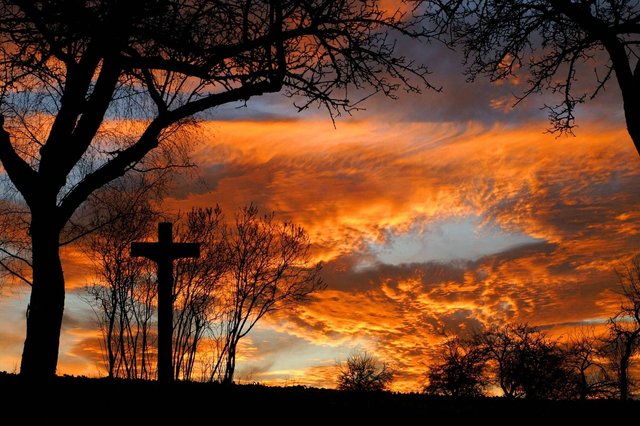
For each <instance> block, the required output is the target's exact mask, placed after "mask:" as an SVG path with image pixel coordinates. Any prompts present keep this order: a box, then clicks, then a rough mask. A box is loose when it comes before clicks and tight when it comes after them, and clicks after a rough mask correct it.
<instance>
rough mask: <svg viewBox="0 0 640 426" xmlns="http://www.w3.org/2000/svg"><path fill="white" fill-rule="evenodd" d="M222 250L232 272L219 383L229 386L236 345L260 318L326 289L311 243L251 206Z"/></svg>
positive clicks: (226, 290) (227, 288) (294, 227)
mask: <svg viewBox="0 0 640 426" xmlns="http://www.w3.org/2000/svg"><path fill="white" fill-rule="evenodd" d="M226 244H227V248H226V251H227V253H228V256H229V260H228V262H229V267H230V268H231V269H230V271H229V274H228V275H227V277H226V279H225V284H224V285H225V287H224V288H223V290H222V291H223V296H222V297H224V298H225V301H224V302H223V304H224V305H225V307H226V309H225V311H224V313H223V315H224V317H223V320H222V321H223V324H222V327H223V333H224V346H223V350H222V355H223V358H224V363H225V367H224V372H223V377H222V382H223V383H231V382H232V381H233V375H234V373H235V367H236V354H237V349H238V343H239V342H240V340H241V339H242V338H243V337H245V336H246V335H247V334H248V333H249V332H250V331H251V329H252V328H253V327H254V326H255V324H256V323H257V322H258V321H259V320H260V319H261V318H262V317H264V316H265V315H267V314H268V313H270V312H273V311H274V310H276V309H282V308H284V307H286V306H288V305H291V304H296V303H300V302H302V301H304V300H306V299H307V297H308V296H309V295H310V294H311V293H313V292H315V291H317V290H319V289H322V288H323V287H324V283H323V282H322V279H321V278H320V276H319V272H320V267H321V266H320V264H317V265H315V266H314V265H312V264H311V262H310V259H309V248H310V242H309V237H308V236H307V234H306V232H305V231H304V229H303V228H301V227H299V226H297V225H294V224H292V223H287V222H285V223H280V222H278V221H276V220H274V215H273V214H268V215H262V216H261V215H260V214H259V211H258V209H257V208H256V207H255V206H253V205H252V206H249V207H245V208H243V209H242V210H241V211H240V212H239V213H238V214H237V215H236V221H235V227H234V229H233V231H231V232H230V233H229V237H228V239H227V242H226ZM220 361H221V362H222V359H221V360H220ZM217 371H218V369H214V371H213V373H216V372H217Z"/></svg>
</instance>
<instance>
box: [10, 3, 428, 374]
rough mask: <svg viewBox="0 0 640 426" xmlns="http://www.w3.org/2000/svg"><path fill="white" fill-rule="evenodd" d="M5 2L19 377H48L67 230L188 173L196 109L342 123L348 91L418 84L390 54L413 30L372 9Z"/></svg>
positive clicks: (417, 75) (415, 72)
mask: <svg viewBox="0 0 640 426" xmlns="http://www.w3.org/2000/svg"><path fill="white" fill-rule="evenodd" d="M0 6H1V7H0V75H1V76H2V85H1V86H0V161H1V162H2V165H3V167H4V171H5V172H6V174H7V176H8V177H9V179H10V180H11V182H12V184H13V185H14V186H15V188H16V189H17V191H19V193H20V194H21V197H22V198H23V200H24V202H25V203H26V206H27V207H28V209H29V212H30V218H29V226H28V233H29V239H30V241H31V247H30V248H31V250H30V251H31V253H30V258H28V259H25V260H27V261H28V264H29V265H30V267H31V269H32V274H31V275H32V277H31V279H30V281H31V284H32V286H31V298H30V302H29V308H28V316H27V332H26V339H25V344H24V351H23V355H22V363H21V367H20V371H21V373H22V374H24V375H27V376H39V377H42V376H51V375H54V374H55V371H56V365H57V359H58V347H59V338H60V327H61V323H62V317H63V311H64V299H65V285H64V275H63V270H62V264H61V261H60V252H59V246H60V244H61V237H60V235H61V232H62V230H63V228H64V227H65V226H67V224H68V223H69V221H70V220H71V219H72V217H73V216H74V214H75V213H76V212H77V210H78V209H79V208H80V207H81V206H82V204H83V203H84V202H85V201H86V200H87V198H89V197H90V196H91V194H92V193H94V192H95V191H96V190H97V189H99V188H100V187H102V186H104V185H105V184H107V183H109V182H111V181H113V180H114V179H117V178H118V177H120V176H122V175H124V174H125V173H127V172H129V171H130V170H134V169H135V170H142V171H144V170H149V169H156V168H158V167H170V166H175V165H181V164H184V161H183V160H184V159H183V156H182V154H183V153H184V150H185V144H184V143H181V139H180V138H179V137H176V135H175V131H176V129H177V128H178V127H179V126H181V125H183V124H184V123H186V122H187V121H188V120H189V118H190V117H192V116H193V115H194V114H197V113H199V112H201V111H205V110H208V109H211V108H215V107H217V106H220V105H223V104H227V103H230V102H246V101H247V100H248V99H249V98H251V97H254V96H260V95H263V94H265V93H270V92H280V91H283V92H284V93H285V94H286V95H288V96H291V97H294V98H295V99H296V105H297V106H298V108H299V109H305V108H307V107H308V106H310V105H312V104H315V103H317V104H320V105H324V106H326V107H327V109H328V110H329V111H330V112H331V113H332V114H340V113H341V112H344V111H350V110H351V109H352V107H353V106H354V105H356V104H357V102H358V101H359V100H361V99H353V98H352V97H351V96H352V94H353V92H352V91H351V89H352V88H355V89H358V91H357V92H358V93H361V94H363V96H366V95H367V93H366V92H368V93H369V94H370V93H371V92H381V93H383V94H385V95H388V96H392V95H393V93H394V92H395V91H396V90H397V89H400V88H404V89H407V90H414V91H418V90H419V89H420V86H423V87H424V85H425V84H426V82H425V80H424V76H425V70H424V69H423V68H422V67H419V66H416V65H414V64H413V63H412V62H411V61H409V60H407V59H406V58H404V57H403V56H402V55H399V54H397V50H396V43H395V37H396V36H398V37H399V36H403V37H416V36H417V35H418V34H416V33H414V32H412V28H414V27H413V23H412V22H410V21H408V20H405V19H404V18H403V17H402V16H400V15H399V14H397V13H396V14H393V13H392V14H388V13H384V12H382V11H380V10H379V9H378V7H377V1H375V0H337V1H325V0H311V1H289V0H269V1H247V0H221V1H215V2H214V1H209V0H189V1H177V0H160V1H157V0H140V1H129V2H127V1H112V0H108V1H107V0H98V1H91V2H79V1H76V0H59V1H53V0H36V1H34V0H2V3H0ZM392 33H393V34H392ZM412 78H413V79H414V80H412ZM129 119H131V120H133V121H127V120H129ZM114 122H117V125H112V124H113V123H114Z"/></svg>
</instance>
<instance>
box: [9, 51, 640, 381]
mask: <svg viewBox="0 0 640 426" xmlns="http://www.w3.org/2000/svg"><path fill="white" fill-rule="evenodd" d="M415 49H422V50H423V51H418V52H413V53H414V54H415V55H418V56H421V57H422V58H423V59H424V62H425V63H427V64H429V65H430V67H431V69H432V70H433V74H432V76H431V77H430V81H431V82H432V83H433V84H434V85H435V86H442V87H443V90H442V92H441V93H436V92H434V91H427V92H425V93H424V94H422V95H415V94H411V95H404V94H400V98H399V99H398V100H395V101H394V100H391V99H385V98H384V97H382V96H374V97H373V98H371V99H369V100H368V101H367V102H366V103H365V104H364V107H365V108H366V110H365V111H359V112H356V113H354V115H353V116H352V117H340V118H338V119H337V120H336V122H335V127H334V124H333V123H332V121H331V119H330V118H329V117H328V116H327V115H326V114H325V113H324V111H322V110H317V111H316V110H312V111H305V112H303V113H297V112H296V110H295V109H294V108H293V107H292V106H291V100H290V99H287V98H284V97H282V96H278V95H269V96H265V97H262V98H259V99H255V100H251V101H250V102H249V103H248V105H247V107H245V108H238V105H230V106H228V107H226V108H222V109H220V110H217V111H214V112H212V113H210V114H207V116H206V119H205V120H204V122H203V123H202V124H201V126H200V129H199V130H198V132H197V137H196V139H197V140H195V141H194V146H195V148H194V153H193V160H194V161H195V163H196V164H198V166H199V167H198V170H197V173H196V176H195V177H193V178H192V179H190V180H186V179H185V181H184V182H183V183H182V184H181V185H180V187H179V188H178V189H177V190H176V191H175V192H174V193H173V194H172V195H171V196H170V197H169V198H168V199H167V200H165V203H164V205H165V206H166V208H167V209H168V210H174V211H175V210H178V209H181V210H183V211H184V210H188V209H190V208H191V207H194V206H213V205H215V204H216V203H218V204H220V206H221V207H222V208H223V209H224V210H225V211H226V212H228V213H229V216H232V215H231V212H233V211H234V210H235V209H236V208H238V207H240V206H243V205H246V204H249V203H251V202H253V203H255V204H257V205H258V206H260V207H261V208H262V209H263V210H266V211H274V212H275V213H276V215H277V217H279V218H281V219H287V220H293V221H295V222H296V223H299V224H301V225H302V226H303V227H304V228H305V229H306V230H307V231H308V232H309V234H310V236H311V239H312V242H313V253H314V257H315V258H316V259H317V260H322V261H323V262H324V269H323V277H324V280H325V281H326V283H327V289H326V290H324V291H321V292H319V293H317V294H316V295H315V296H314V297H313V298H312V300H311V301H310V302H309V303H307V304H304V305H301V306H299V307H298V309H296V310H294V311H286V312H279V313H277V314H275V315H272V316H270V317H268V318H266V319H265V320H263V321H262V322H261V323H260V324H259V325H258V327H257V328H256V329H255V330H254V331H253V332H252V333H251V334H250V335H249V336H248V338H247V339H245V341H244V342H243V344H242V347H241V353H240V361H239V371H238V378H239V379H241V380H256V381H260V382H265V383H279V384H283V383H288V384H293V383H296V384H306V385H314V386H325V387H334V386H335V377H336V372H335V365H336V363H337V362H339V361H341V360H344V359H345V358H346V357H347V356H348V355H349V353H351V352H353V351H354V350H360V349H363V350H368V351H371V352H372V353H375V354H376V355H377V356H378V357H380V358H381V359H384V360H386V361H388V362H390V363H391V364H392V365H393V366H394V367H395V368H396V369H397V371H398V372H399V373H398V376H397V379H396V381H395V383H394V388H395V389H398V390H418V389H420V387H421V382H422V380H423V375H424V372H425V371H426V366H427V365H428V363H429V359H430V357H431V355H432V351H433V349H434V345H436V344H437V343H438V342H439V341H441V339H442V338H443V333H448V334H455V333H464V331H465V330H469V329H470V328H474V327H476V328H477V327H479V326H481V325H488V324H499V323H502V322H514V321H518V322H529V323H531V324H533V325H537V326H542V327H544V328H545V329H547V331H548V332H549V334H551V335H552V336H556V337H560V336H566V335H567V334H568V333H570V332H571V330H572V329H573V328H575V327H579V326H581V325H592V324H598V323H602V322H603V321H605V320H606V318H608V317H609V316H610V315H612V314H613V313H614V312H615V310H616V308H617V306H618V301H617V296H616V293H615V288H616V282H617V281H616V275H615V273H614V269H615V268H616V267H617V266H619V265H620V264H621V262H623V261H625V260H627V259H629V257H630V256H631V255H633V254H634V253H635V251H636V250H637V248H638V243H640V236H639V232H640V213H638V212H639V211H640V199H639V198H638V194H639V193H640V158H638V155H637V154H636V152H635V150H634V149H633V145H632V143H631V140H630V138H629V136H628V135H627V133H626V129H625V126H624V121H623V118H622V107H621V103H620V101H619V97H618V95H617V92H616V90H617V89H616V87H615V86H614V85H613V84H612V85H611V86H610V87H609V88H608V89H607V91H605V92H604V93H603V94H602V95H601V96H600V97H599V98H597V99H596V100H595V101H593V102H591V103H589V104H587V105H585V106H582V107H580V109H579V111H578V121H577V123H578V126H579V127H578V128H577V129H576V136H575V137H571V136H561V137H557V136H556V135H550V134H546V133H545V129H546V128H548V126H549V123H548V122H547V118H546V113H545V112H544V111H542V110H540V108H539V107H540V106H541V105H543V104H545V103H549V96H550V95H545V96H538V97H532V98H530V99H529V100H527V101H526V102H523V103H522V104H520V105H519V106H518V107H516V108H515V109H513V108H511V105H512V104H513V101H514V98H513V96H512V95H513V94H514V93H516V94H517V93H519V92H520V91H522V89H523V87H524V86H523V83H522V82H521V81H520V80H519V79H512V80H509V81H506V82H501V83H489V82H487V81H479V82H476V83H466V82H465V77H464V76H463V75H462V66H461V65H460V58H459V57H458V56H457V55H456V54H455V53H453V52H451V51H449V50H447V49H444V48H441V47H438V46H435V45H434V46H421V47H416V48H415ZM614 84H615V83H614ZM64 259H65V263H64V265H65V276H66V278H67V283H68V289H69V292H68V294H67V305H66V311H65V319H64V325H63V334H62V346H61V353H60V363H59V368H58V373H59V374H63V373H72V374H85V375H89V376H99V375H102V374H103V373H104V371H103V370H102V357H101V353H100V351H99V347H98V346H97V341H98V338H99V332H98V331H97V329H96V326H95V317H94V315H93V313H92V311H91V309H90V307H89V306H88V305H87V304H86V303H85V302H84V301H83V300H82V296H83V294H82V288H83V286H85V285H86V284H88V283H89V282H90V280H91V279H92V272H91V270H90V264H89V262H88V261H87V259H84V258H83V257H82V256H80V255H78V254H76V253H75V252H74V251H73V250H71V249H68V250H66V251H65V256H64ZM0 292H1V294H2V296H1V297H0V370H7V371H15V370H17V367H18V366H19V362H20V354H21V351H22V343H23V339H24V323H25V321H24V318H25V308H26V303H27V300H28V288H26V287H20V286H14V285H8V284H7V285H5V286H4V287H2V289H1V290H0Z"/></svg>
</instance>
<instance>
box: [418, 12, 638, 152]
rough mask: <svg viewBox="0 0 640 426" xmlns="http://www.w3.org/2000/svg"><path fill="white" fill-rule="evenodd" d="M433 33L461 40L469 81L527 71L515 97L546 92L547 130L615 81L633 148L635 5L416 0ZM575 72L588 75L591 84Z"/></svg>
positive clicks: (569, 123) (562, 126)
mask: <svg viewBox="0 0 640 426" xmlns="http://www.w3.org/2000/svg"><path fill="white" fill-rule="evenodd" d="M422 3H423V5H425V8H426V9H425V10H426V12H425V14H426V16H427V17H428V18H429V20H430V21H431V25H432V28H431V30H432V31H433V33H434V35H439V36H441V37H442V38H443V39H444V40H446V41H447V42H449V43H451V44H453V45H455V46H458V45H460V46H462V47H463V50H464V55H465V58H466V64H467V71H468V74H469V76H470V78H471V79H475V78H476V77H477V76H479V75H483V74H484V75H487V76H489V78H490V79H491V80H492V81H496V80H502V79H507V78H510V77H512V76H516V75H518V74H521V73H523V72H525V71H528V88H527V89H526V91H525V92H524V93H523V95H522V96H521V97H520V98H519V100H521V99H523V98H525V97H527V96H529V95H530V94H532V93H538V92H541V91H543V90H550V91H551V92H552V93H558V94H559V95H560V102H559V103H558V104H557V105H552V106H547V108H548V109H549V116H550V119H551V122H552V124H553V130H554V131H561V132H571V131H572V129H573V127H574V118H575V117H574V109H575V106H576V105H577V104H579V103H582V102H584V101H586V100H587V99H593V98H594V97H595V96H596V95H597V94H598V93H599V92H600V91H601V90H604V88H605V87H606V86H607V85H608V83H610V81H611V77H612V76H613V77H615V79H616V80H617V86H618V88H619V90H620V93H621V94H622V102H623V107H624V114H625V118H626V123H627V129H628V131H629V135H631V139H632V140H633V142H634V145H635V147H636V150H637V152H638V153H639V154H640V63H638V60H637V58H638V56H639V55H640V50H639V46H638V42H637V38H638V34H640V23H639V22H638V14H639V13H640V3H638V2H637V1H629V0H514V1H504V0H478V1H466V0H423V1H422ZM578 76H581V78H584V79H587V78H592V79H593V80H592V84H591V87H588V86H586V87H585V86H584V85H583V86H582V87H581V86H580V85H578V84H577V83H578Z"/></svg>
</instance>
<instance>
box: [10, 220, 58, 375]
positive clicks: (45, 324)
mask: <svg viewBox="0 0 640 426" xmlns="http://www.w3.org/2000/svg"><path fill="white" fill-rule="evenodd" d="M42 216H46V215H42ZM52 222H53V220H52V218H51V217H40V218H38V217H37V216H36V215H34V216H33V218H32V222H31V228H30V230H31V240H32V256H33V259H32V261H33V285H32V288H31V298H30V300H29V306H28V308H27V337H26V339H25V342H24V350H23V352H22V363H21V365H20V374H21V375H23V376H25V377H29V378H47V377H53V376H55V374H56V366H57V363H58V348H59V346H60V327H61V326H62V315H63V313H64V275H63V272H62V264H61V262H60V251H59V240H60V229H58V228H57V227H56V226H55V225H54V224H53V223H52Z"/></svg>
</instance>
